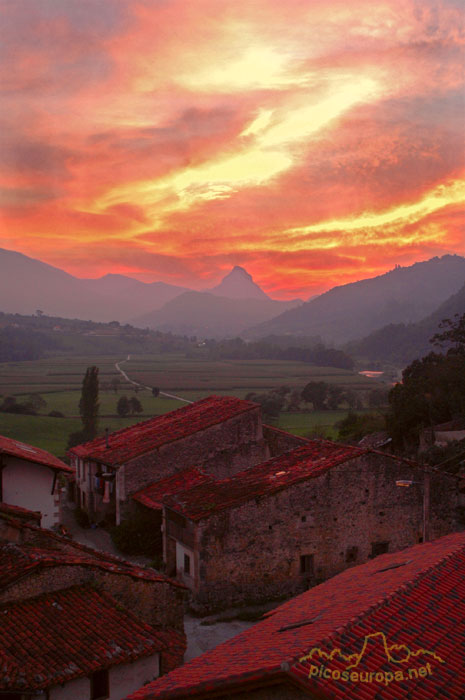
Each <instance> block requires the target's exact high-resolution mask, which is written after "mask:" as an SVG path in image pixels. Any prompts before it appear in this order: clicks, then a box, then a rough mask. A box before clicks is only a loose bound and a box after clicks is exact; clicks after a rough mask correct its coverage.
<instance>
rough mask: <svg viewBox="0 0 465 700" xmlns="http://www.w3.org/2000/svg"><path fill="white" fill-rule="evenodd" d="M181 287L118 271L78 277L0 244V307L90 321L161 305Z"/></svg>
mask: <svg viewBox="0 0 465 700" xmlns="http://www.w3.org/2000/svg"><path fill="white" fill-rule="evenodd" d="M184 291H185V288H183V287H175V286H173V285H170V284H165V283H164V282H153V283H151V284H145V283H144V282H139V281H138V280H134V279H131V278H130V277H124V276H123V275H105V276H104V277H101V278H100V279H95V280H86V279H79V278H77V277H74V276H73V275H70V274H68V273H67V272H64V271H63V270H60V269H58V268H57V267H53V266H52V265H48V264H47V263H44V262H41V261H40V260H36V259H34V258H30V257H28V256H27V255H23V254H22V253H17V252H15V251H13V250H5V249H1V248H0V311H4V312H9V313H22V314H31V313H35V311H36V310H37V309H40V310H41V311H43V312H44V313H45V314H47V315H50V316H62V317H68V318H81V319H85V320H87V319H89V320H93V321H112V320H115V321H123V322H126V321H127V320H128V319H129V318H130V317H132V316H134V315H136V314H137V313H141V312H147V311H151V310H153V309H154V308H160V307H161V306H163V304H164V303H165V302H166V301H168V300H170V299H172V298H174V296H176V295H177V294H181V293H182V292H184Z"/></svg>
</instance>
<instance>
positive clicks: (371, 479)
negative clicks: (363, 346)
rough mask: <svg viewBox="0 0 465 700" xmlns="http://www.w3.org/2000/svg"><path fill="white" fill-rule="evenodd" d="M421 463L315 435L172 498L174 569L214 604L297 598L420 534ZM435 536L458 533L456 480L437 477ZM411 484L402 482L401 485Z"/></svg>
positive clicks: (195, 593) (203, 601)
mask: <svg viewBox="0 0 465 700" xmlns="http://www.w3.org/2000/svg"><path fill="white" fill-rule="evenodd" d="M425 479H426V477H425V472H424V470H423V469H422V467H421V466H420V465H418V464H415V463H413V462H411V461H409V460H403V459H400V458H397V457H395V456H393V455H388V454H385V453H383V452H378V451H376V450H373V449H370V448H360V447H352V446H348V445H341V444H337V443H334V442H331V441H327V440H310V441H308V442H307V444H306V445H305V446H303V447H300V448H297V449H295V450H292V451H289V452H287V453H285V454H283V455H280V456H278V457H275V458H273V459H271V460H268V461H267V462H265V463H262V464H259V465H257V466H255V467H251V468H250V469H247V470H245V471H242V472H239V473H237V474H235V475H234V476H232V477H231V478H229V479H225V480H222V481H205V482H203V483H201V484H198V485H197V486H193V487H192V488H190V489H188V490H184V491H181V492H178V493H176V494H172V495H169V496H166V497H165V498H164V500H163V504H164V524H163V531H164V558H165V561H166V566H167V568H166V571H167V573H168V574H169V575H171V576H173V575H175V574H176V575H177V576H178V577H179V578H180V579H181V580H183V581H184V583H185V584H186V585H187V586H189V588H190V589H191V591H192V598H193V605H194V607H197V608H198V609H199V610H202V609H203V610H214V609H217V608H222V607H228V606H233V605H237V604H244V603H249V602H250V603H251V602H258V601H266V600H269V599H273V598H279V597H285V596H290V595H294V594H295V593H297V592H299V591H303V590H305V589H306V588H308V587H310V586H313V585H315V584H316V583H318V582H321V581H324V580H325V579H327V578H329V577H331V576H334V575H335V574H338V573H339V572H340V571H342V570H343V569H345V568H347V567H350V566H354V565H356V564H360V563H362V562H365V561H367V560H368V559H369V558H371V557H375V556H377V555H379V554H382V553H384V552H388V551H389V552H394V551H397V550H401V549H404V548H405V547H408V546H410V545H412V544H416V543H418V542H420V541H421V540H422V536H423V481H425ZM430 479H431V490H430V493H431V504H430V505H431V507H430V514H429V531H430V536H429V537H428V539H431V538H437V537H440V536H442V535H444V534H447V533H449V532H451V531H453V530H454V529H456V519H457V517H458V511H457V505H458V490H457V479H456V478H455V477H454V476H452V475H447V474H444V473H436V472H434V473H433V474H431V477H430ZM400 480H404V481H413V482H414V484H413V485H412V487H411V488H399V487H398V486H397V485H396V482H397V481H400Z"/></svg>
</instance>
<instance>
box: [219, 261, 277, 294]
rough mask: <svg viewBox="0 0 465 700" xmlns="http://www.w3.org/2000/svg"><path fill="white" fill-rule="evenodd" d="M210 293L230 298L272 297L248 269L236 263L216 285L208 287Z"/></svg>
mask: <svg viewBox="0 0 465 700" xmlns="http://www.w3.org/2000/svg"><path fill="white" fill-rule="evenodd" d="M206 291H207V292H210V294H215V295H216V296H219V297H227V298H228V299H270V297H269V296H268V294H265V292H264V291H263V289H261V288H260V287H259V286H258V284H256V283H255V282H254V281H253V278H252V275H249V273H248V272H247V270H244V268H243V267H240V266H239V265H236V266H235V267H233V269H232V270H231V272H229V273H228V274H227V275H226V276H225V277H223V279H222V280H221V282H220V283H219V284H217V285H216V287H213V288H212V289H207V290H206Z"/></svg>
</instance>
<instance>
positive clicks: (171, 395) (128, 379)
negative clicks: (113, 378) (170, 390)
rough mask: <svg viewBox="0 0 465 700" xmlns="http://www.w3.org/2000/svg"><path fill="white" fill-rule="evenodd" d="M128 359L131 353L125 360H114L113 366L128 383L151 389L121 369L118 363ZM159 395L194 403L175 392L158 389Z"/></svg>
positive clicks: (120, 363)
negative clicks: (170, 392)
mask: <svg viewBox="0 0 465 700" xmlns="http://www.w3.org/2000/svg"><path fill="white" fill-rule="evenodd" d="M130 359H131V355H128V356H127V358H126V359H125V360H120V361H119V362H115V367H116V369H117V370H118V372H119V373H120V374H121V375H122V377H123V378H124V379H125V380H126V381H127V382H129V383H130V384H133V385H134V386H140V387H142V389H148V390H149V391H152V387H151V386H145V384H140V382H135V381H134V380H133V379H130V377H128V375H127V373H126V372H125V371H124V369H121V366H120V365H122V364H123V362H128V361H129V360H130ZM160 396H167V397H168V398H169V399H177V400H178V401H183V402H184V403H194V402H193V401H189V399H183V398H182V396H176V394H167V393H166V392H165V391H160Z"/></svg>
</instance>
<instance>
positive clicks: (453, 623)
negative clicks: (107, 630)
mask: <svg viewBox="0 0 465 700" xmlns="http://www.w3.org/2000/svg"><path fill="white" fill-rule="evenodd" d="M380 633H382V635H384V638H385V639H386V642H387V645H388V649H389V648H390V652H391V654H392V656H394V657H395V658H396V659H398V660H400V659H401V658H404V659H405V658H406V654H407V653H408V650H410V652H412V653H415V652H418V651H419V650H421V649H423V650H424V652H426V653H419V654H418V657H417V656H412V657H411V659H410V661H409V663H408V666H409V667H417V668H418V665H423V664H426V663H427V662H428V661H429V662H431V666H432V667H433V673H432V675H428V676H427V677H425V678H422V677H421V676H420V677H418V678H416V679H415V678H409V679H408V680H404V681H400V680H397V681H395V682H392V683H391V682H390V683H389V684H388V686H386V683H385V682H384V680H383V682H379V681H377V680H376V679H375V678H374V677H373V682H342V681H339V680H333V679H332V678H330V679H325V678H319V677H311V678H309V664H310V662H309V661H308V660H302V659H304V657H306V656H308V655H309V654H310V653H311V651H312V649H314V648H316V647H319V648H321V649H322V650H323V651H326V653H331V652H332V651H333V650H337V649H340V650H341V652H342V653H343V654H345V655H349V654H354V653H358V654H359V655H360V666H359V668H358V671H368V672H373V673H376V672H379V671H394V672H396V671H398V670H399V669H405V665H404V666H401V665H400V664H399V663H397V664H395V663H392V662H390V661H389V658H388V657H387V656H386V650H385V648H384V646H383V645H382V644H379V642H380V641H383V640H384V638H382V635H381V634H380ZM464 640H465V533H463V532H462V533H455V534H452V535H448V536H446V537H443V538H441V539H439V540H436V541H434V542H428V543H426V544H421V545H417V546H415V547H411V548H409V549H405V550H403V551H401V552H397V553H395V554H384V555H381V556H379V557H377V558H376V559H373V560H371V561H369V562H368V563H366V564H363V565H361V566H357V567H353V568H350V569H347V570H346V571H344V572H343V573H341V574H339V575H338V576H335V577H334V578H332V579H329V580H328V581H326V582H325V583H323V584H321V585H319V586H316V587H315V588H312V589H311V590H309V591H306V592H305V593H303V594H301V595H299V596H297V597H296V598H293V599H292V600H290V601H288V602H287V603H284V605H281V606H280V607H278V608H276V609H275V610H273V611H272V612H271V613H268V616H267V617H266V619H264V620H263V621H262V622H259V623H258V624H256V625H254V626H253V627H251V628H250V629H248V630H246V631H245V632H242V633H241V634H239V635H237V636H236V637H233V638H232V639H230V640H229V641H228V642H225V643H224V644H221V645H219V646H218V647H216V648H215V649H212V650H211V651H208V652H206V653H205V654H203V655H202V656H200V657H198V658H196V659H194V660H193V661H191V662H190V663H188V664H186V665H184V666H182V667H180V668H178V669H176V670H175V671H173V672H171V673H169V674H168V675H167V676H164V677H163V678H161V679H159V680H157V681H155V682H153V683H151V684H149V685H147V686H145V687H143V688H141V689H140V690H138V691H137V692H136V693H134V694H132V695H131V696H130V698H131V700H151V699H152V698H160V700H161V699H163V698H165V699H166V698H173V699H174V698H187V697H189V698H200V697H204V698H205V697H209V693H212V694H213V692H215V691H216V692H218V693H219V692H220V691H221V692H224V693H226V692H227V691H228V689H229V690H231V691H232V689H234V688H237V689H242V690H243V691H244V689H247V687H248V684H252V683H257V684H258V685H259V686H260V685H263V684H264V683H266V682H278V681H279V682H286V681H289V682H293V683H295V684H298V685H299V686H300V687H301V688H303V689H305V691H306V692H307V693H309V694H311V696H312V697H315V698H320V699H327V700H329V699H330V698H331V699H332V700H359V699H361V698H364V699H366V700H375V698H383V700H403V699H405V700H407V698H418V700H420V698H421V699H422V700H436V699H437V698H439V697H441V698H448V699H449V700H460V699H461V700H463V698H464V688H465V655H464V646H465V643H464ZM365 641H366V646H365ZM393 644H398V645H405V647H398V648H397V649H393V648H392V645H393ZM364 647H365V648H364ZM362 652H364V655H363V656H362ZM428 652H429V654H428ZM432 653H434V654H436V658H434V657H433V656H432ZM437 657H439V658H440V659H442V660H443V661H444V662H445V663H441V662H440V661H438V658H437ZM322 658H323V657H322ZM312 659H313V660H312V663H314V664H316V665H317V667H318V672H319V667H320V664H322V663H326V664H328V667H330V668H335V669H338V670H341V669H343V668H347V661H345V662H344V663H342V657H341V656H336V657H335V658H334V659H333V660H332V661H331V662H330V661H325V660H324V658H323V660H322V659H321V658H319V656H318V652H314V653H313V654H312ZM361 680H362V681H363V678H362V679H361ZM359 681H360V679H359Z"/></svg>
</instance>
